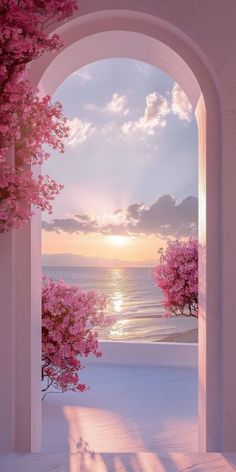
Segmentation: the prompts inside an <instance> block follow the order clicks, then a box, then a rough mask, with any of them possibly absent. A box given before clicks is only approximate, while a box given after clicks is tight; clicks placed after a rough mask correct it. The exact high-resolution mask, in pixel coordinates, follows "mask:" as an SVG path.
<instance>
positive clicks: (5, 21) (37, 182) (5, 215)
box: [0, 0, 77, 232]
mask: <svg viewBox="0 0 236 472" xmlns="http://www.w3.org/2000/svg"><path fill="white" fill-rule="evenodd" d="M76 9H77V6H76V0H1V2H0V26H1V27H0V165H1V172H0V232H3V231H7V230H9V229H10V228H11V227H16V228H17V227H20V226H22V225H23V224H25V223H27V222H28V221H29V219H30V218H31V216H32V212H31V209H30V208H29V207H30V206H31V205H32V204H33V205H35V206H36V207H38V208H40V209H41V210H45V209H46V210H48V211H49V212H51V201H52V200H53V199H54V197H55V196H56V195H57V194H58V193H59V191H60V190H61V188H62V186H61V185H59V184H57V183H56V182H55V181H54V180H51V179H50V178H49V176H45V177H42V176H40V177H39V178H36V177H34V174H33V172H31V170H30V166H31V165H35V164H41V163H42V162H43V161H44V160H45V159H48V157H49V154H48V152H47V151H45V149H44V147H43V146H44V145H49V146H50V147H52V148H53V149H57V150H59V151H60V152H63V150H64V146H63V140H64V139H65V138H66V137H67V136H68V131H69V129H68V127H67V126H66V119H65V117H64V116H63V113H62V107H61V105H60V104H59V103H58V102H56V103H54V104H53V103H52V102H51V98H50V97H49V96H46V97H43V98H39V96H38V94H37V90H35V89H34V88H33V87H32V85H31V84H30V82H29V81H28V80H27V69H26V67H27V64H28V63H29V62H31V61H33V60H36V59H38V58H39V57H41V56H42V55H43V54H45V53H47V52H51V51H54V50H56V49H59V48H61V46H62V43H61V41H60V39H59V37H58V36H57V35H50V34H48V32H47V31H48V28H49V27H50V26H51V25H52V24H53V23H55V22H59V21H65V20H66V19H67V18H68V17H69V16H71V15H72V14H73V12H74V11H75V10H76ZM11 147H14V152H15V163H14V165H12V163H11V164H10V163H9V162H8V160H7V157H6V156H7V151H8V150H9V149H10V148H11ZM25 170H26V172H25ZM27 206H28V208H27Z"/></svg>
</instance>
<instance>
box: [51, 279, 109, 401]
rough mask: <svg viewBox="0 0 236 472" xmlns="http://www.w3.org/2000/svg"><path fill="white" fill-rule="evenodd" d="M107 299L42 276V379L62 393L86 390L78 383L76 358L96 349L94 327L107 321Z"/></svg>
mask: <svg viewBox="0 0 236 472" xmlns="http://www.w3.org/2000/svg"><path fill="white" fill-rule="evenodd" d="M106 303H107V299H106V297H105V295H103V294H98V293H96V292H93V291H89V292H84V291H82V290H80V289H79V288H78V287H77V286H68V285H66V284H65V283H64V282H62V281H53V280H52V279H50V278H47V277H46V276H43V285H42V380H45V379H46V380H47V384H46V387H44V388H43V392H45V391H46V390H47V389H48V388H49V387H50V386H51V385H52V386H53V387H54V388H56V389H58V390H61V391H63V392H65V391H67V390H72V391H78V390H79V391H83V390H85V389H87V386H86V385H85V384H82V383H80V379H79V374H78V372H79V370H80V369H81V368H82V365H81V361H80V359H79V358H81V357H84V356H85V357H87V356H88V355H89V354H91V353H93V354H95V355H96V356H97V357H100V356H101V353H100V352H99V351H98V339H97V336H98V335H97V332H96V331H95V328H96V327H99V326H105V325H106V324H107V323H109V320H108V318H107V317H106V315H105V314H104V310H105V308H106Z"/></svg>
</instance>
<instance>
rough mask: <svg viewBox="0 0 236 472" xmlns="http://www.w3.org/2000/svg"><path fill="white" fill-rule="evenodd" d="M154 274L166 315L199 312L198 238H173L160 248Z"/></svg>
mask: <svg viewBox="0 0 236 472" xmlns="http://www.w3.org/2000/svg"><path fill="white" fill-rule="evenodd" d="M160 253H161V256H160V263H159V265H158V266H157V267H156V268H155V269H154V271H153V276H154V279H155V282H156V285H157V287H159V288H160V289H161V290H162V292H163V295H164V302H163V305H164V307H165V309H166V310H167V313H166V314H167V315H171V314H174V315H185V316H195V317H197V316H198V242H197V240H195V239H189V240H188V241H186V242H185V241H173V242H170V243H169V244H168V245H167V248H166V250H165V251H164V250H163V249H161V251H160Z"/></svg>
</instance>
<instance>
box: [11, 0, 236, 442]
mask: <svg viewBox="0 0 236 472" xmlns="http://www.w3.org/2000/svg"><path fill="white" fill-rule="evenodd" d="M91 3H92V2H91ZM100 3H102V2H100ZM103 3H104V9H103V7H102V5H100V6H99V9H100V11H96V12H95V13H91V12H90V11H89V8H92V5H91V4H90V6H88V10H87V11H85V13H87V14H82V15H81V16H80V17H77V16H76V17H75V18H74V19H72V20H71V21H69V22H68V23H66V24H65V25H63V26H61V27H59V28H58V29H55V32H58V33H59V34H60V36H61V37H62V39H64V41H65V48H64V49H63V50H62V51H61V52H60V53H59V54H56V55H55V56H54V57H53V58H52V57H51V56H50V57H49V56H47V57H43V58H42V59H41V60H40V61H38V62H37V63H35V64H32V68H31V71H30V76H31V80H32V81H33V83H35V84H37V85H39V87H40V90H41V92H42V93H52V92H53V91H54V89H55V88H56V87H57V86H58V84H59V83H60V82H61V81H63V80H64V79H65V77H66V76H67V75H69V74H70V73H72V72H73V71H74V70H75V69H78V68H79V67H82V66H83V65H85V64H86V63H88V62H91V61H94V60H98V59H101V58H106V57H132V58H136V59H140V60H144V61H145V62H149V63H151V64H153V65H156V66H157V67H159V68H162V69H163V70H164V71H166V72H167V73H169V74H170V75H171V76H172V77H173V78H174V79H175V80H176V81H177V82H178V83H179V84H180V85H181V87H182V88H183V90H184V91H185V93H186V94H187V95H188V97H189V99H190V101H191V103H192V106H193V108H194V109H195V112H196V118H197V121H198V128H199V215H200V218H199V227H200V228H199V230H200V231H199V242H200V248H201V250H200V319H199V346H200V349H199V353H200V355H199V433H200V434H199V447H200V450H201V451H211V450H222V448H223V449H224V444H225V443H227V440H228V444H230V439H229V437H230V432H231V430H232V425H233V418H231V420H230V423H229V427H228V432H227V434H226V433H225V434H226V436H225V438H224V439H222V432H221V423H222V397H221V382H222V377H221V375H222V373H221V370H220V369H219V365H220V364H221V355H222V353H221V331H220V328H221V326H220V324H221V312H220V308H221V299H220V282H221V277H220V267H221V254H220V251H219V247H220V244H221V241H220V237H221V233H220V223H221V221H220V218H221V214H220V199H221V189H220V160H221V121H220V99H219V94H218V91H217V86H216V84H215V79H214V75H213V73H212V72H211V71H210V66H208V65H207V59H206V58H205V56H204V55H203V53H202V52H201V51H200V50H199V48H198V46H197V45H196V44H194V43H193V42H192V40H191V39H190V38H189V37H187V36H186V35H185V34H184V33H183V31H181V30H180V29H177V28H176V26H174V22H172V19H173V18H172V16H173V12H172V13H170V14H169V17H168V15H167V19H168V22H167V21H164V20H162V19H159V18H158V17H157V16H155V14H153V15H151V14H150V15H148V14H146V13H139V12H135V11H128V10H112V11H110V10H106V5H105V4H106V2H105V1H104V2H103ZM84 9H85V7H84ZM85 10H86V9H85ZM150 10H151V8H150ZM183 30H184V26H183ZM187 63H188V65H187ZM203 97H204V98H203ZM39 225H40V219H39V218H38V217H36V218H34V219H33V220H32V224H31V227H30V228H26V229H25V231H23V232H21V234H20V235H17V246H18V247H24V248H25V252H24V251H21V252H20V251H17V259H16V260H17V266H16V273H17V268H18V269H19V268H21V277H22V267H24V275H25V278H24V284H21V286H20V284H19V286H18V288H17V290H16V299H17V300H19V299H20V300H21V303H20V305H19V321H18V323H19V325H21V329H23V327H24V326H25V327H26V326H28V329H29V324H30V323H31V342H28V346H27V348H26V349H25V351H24V353H23V354H22V355H23V358H24V359H26V360H27V361H26V364H27V363H29V362H30V369H31V372H32V377H31V378H30V381H29V385H28V392H27V394H26V395H25V387H24V386H23V383H22V382H20V383H19V385H17V398H18V407H17V411H29V405H30V408H31V410H30V413H29V414H28V415H26V417H25V418H22V416H21V415H19V414H18V415H16V444H17V449H18V450H27V449H28V450H30V449H31V450H37V449H38V448H39V430H40V427H38V428H36V431H32V427H31V425H32V423H33V422H35V419H36V421H37V423H38V424H40V421H39V416H40V402H39V396H38V393H37V387H38V386H39V382H38V380H37V381H36V382H35V383H34V385H33V382H34V380H35V378H36V377H37V375H38V374H37V372H39V370H38V371H37V369H36V367H37V366H38V368H39V366H40V356H39V353H40V342H39V341H40V340H39V329H40V323H39V317H40V260H39V259H40V256H39V254H40V240H39ZM32 243H33V244H32ZM209 243H210V244H209ZM23 260H24V263H23ZM25 261H27V263H25ZM18 277H19V274H18ZM23 298H24V300H23ZM22 300H23V301H22ZM25 304H27V310H25V308H26V305H25ZM206 308H207V317H206ZM25 311H26V312H27V315H28V316H26V315H25ZM29 313H30V317H29ZM31 313H32V314H31ZM16 329H17V328H16ZM212 333H213V334H212ZM34 341H35V342H34ZM28 359H30V360H28ZM16 369H17V372H18V377H19V378H21V377H22V376H23V378H24V376H25V372H24V369H25V366H24V365H23V359H22V357H19V360H18V359H17V360H16ZM35 372H36V374H35ZM35 400H36V402H37V406H38V408H36V407H33V404H34V402H35ZM216 411H217V412H220V414H219V415H216V414H215V412H216ZM230 425H231V426H230ZM227 435H228V436H227ZM227 437H228V439H227ZM22 438H23V439H22Z"/></svg>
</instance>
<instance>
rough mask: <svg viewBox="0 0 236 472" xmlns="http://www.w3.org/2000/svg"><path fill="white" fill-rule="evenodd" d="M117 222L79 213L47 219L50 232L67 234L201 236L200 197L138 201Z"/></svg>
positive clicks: (120, 213) (45, 226) (119, 213)
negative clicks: (198, 221)
mask: <svg viewBox="0 0 236 472" xmlns="http://www.w3.org/2000/svg"><path fill="white" fill-rule="evenodd" d="M113 215H115V217H117V222H115V223H109V224H103V223H98V221H97V220H96V219H94V218H90V217H89V216H88V215H87V214H79V215H75V216H74V217H73V218H61V219H54V220H52V222H50V223H46V222H43V223H42V228H43V229H44V230H46V231H56V232H65V233H69V234H72V233H84V234H89V233H100V234H104V235H110V234H123V235H127V234H129V235H131V234H133V235H136V236H137V235H158V236H161V237H170V236H171V237H175V238H182V237H188V236H193V237H196V236H197V220H198V200H197V198H196V197H191V196H189V197H187V198H185V199H184V200H183V201H182V202H181V203H179V204H177V203H176V200H175V198H174V197H172V196H171V195H162V196H161V197H160V198H159V199H158V200H157V201H156V202H155V203H153V204H152V205H150V206H145V205H144V204H143V203H134V204H133V205H130V206H128V207H126V208H123V209H118V210H116V211H115V212H114V214H113Z"/></svg>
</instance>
